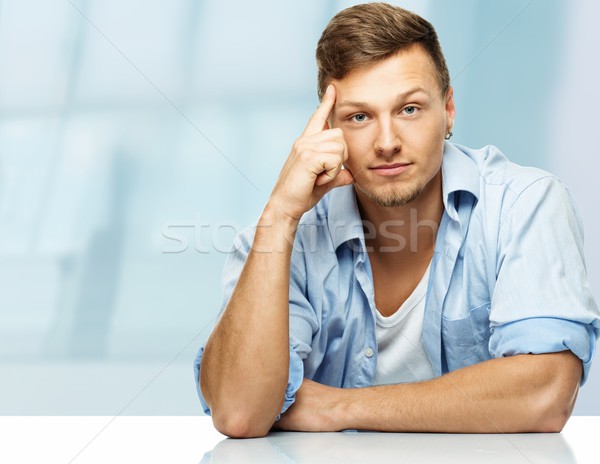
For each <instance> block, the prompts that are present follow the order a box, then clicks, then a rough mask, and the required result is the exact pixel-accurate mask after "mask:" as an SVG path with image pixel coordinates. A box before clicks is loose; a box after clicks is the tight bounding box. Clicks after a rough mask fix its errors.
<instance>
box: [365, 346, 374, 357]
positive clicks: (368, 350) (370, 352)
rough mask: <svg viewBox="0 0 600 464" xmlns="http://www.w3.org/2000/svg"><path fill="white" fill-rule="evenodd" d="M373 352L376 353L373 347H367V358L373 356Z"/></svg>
mask: <svg viewBox="0 0 600 464" xmlns="http://www.w3.org/2000/svg"><path fill="white" fill-rule="evenodd" d="M373 354H374V353H373V349H372V348H367V349H366V350H365V356H366V357H367V358H371V357H372V356H373Z"/></svg>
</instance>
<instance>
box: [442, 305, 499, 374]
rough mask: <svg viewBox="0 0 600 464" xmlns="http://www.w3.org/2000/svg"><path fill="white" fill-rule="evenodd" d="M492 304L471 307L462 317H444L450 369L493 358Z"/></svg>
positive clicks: (443, 324)
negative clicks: (491, 340)
mask: <svg viewBox="0 0 600 464" xmlns="http://www.w3.org/2000/svg"><path fill="white" fill-rule="evenodd" d="M490 309H491V304H490V303H489V302H488V303H485V304H482V305H480V306H477V307H475V308H473V309H471V310H470V311H469V312H468V314H467V315H466V316H465V317H463V318H460V319H446V318H445V317H442V338H443V341H444V351H445V354H446V363H447V365H448V369H449V370H455V369H459V368H461V367H465V366H470V365H471V364H475V363H478V362H481V361H485V360H488V359H490V358H491V355H490V351H489V347H488V345H489V339H490Z"/></svg>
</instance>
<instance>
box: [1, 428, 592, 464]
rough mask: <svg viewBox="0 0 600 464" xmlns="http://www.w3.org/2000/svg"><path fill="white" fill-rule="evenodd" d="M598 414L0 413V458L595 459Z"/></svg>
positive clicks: (513, 463) (79, 461) (566, 462)
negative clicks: (459, 429)
mask: <svg viewBox="0 0 600 464" xmlns="http://www.w3.org/2000/svg"><path fill="white" fill-rule="evenodd" d="M598 432H600V417H597V416H594V417H584V416H576V417H572V418H571V419H570V420H569V422H568V424H567V426H566V427H565V429H564V430H563V431H562V433H560V434H519V435H453V434H422V433H376V432H341V433H290V432H278V433H273V434H271V435H269V436H268V437H266V438H257V439H248V440H233V439H227V438H226V437H224V436H223V435H221V434H219V433H218V432H217V431H216V430H215V429H214V428H213V426H212V422H211V420H210V418H209V417H185V416H183V417H128V416H123V417H116V418H113V417H102V416H96V417H0V462H2V463H28V464H29V463H35V462H43V463H61V464H67V463H76V464H84V463H86V464H87V463H111V464H112V463H116V462H123V463H143V464H150V463H196V464H198V463H200V462H203V463H211V464H215V463H232V464H233V463H235V464H238V463H245V462H258V463H286V464H289V463H311V464H312V463H344V464H345V463H348V462H375V463H378V464H379V463H386V462H394V463H399V462H409V463H412V462H418V463H425V464H426V463H429V462H431V463H436V464H437V463H440V462H443V463H461V464H464V463H469V462H473V463H478V464H480V463H503V464H504V463H510V464H517V463H535V464H537V463H561V464H570V463H579V464H582V463H598V462H600V458H599V457H598V452H597V451H596V452H594V448H595V447H596V446H597V445H596V444H597V441H598V440H599V439H600V438H599V435H600V434H599V433H598Z"/></svg>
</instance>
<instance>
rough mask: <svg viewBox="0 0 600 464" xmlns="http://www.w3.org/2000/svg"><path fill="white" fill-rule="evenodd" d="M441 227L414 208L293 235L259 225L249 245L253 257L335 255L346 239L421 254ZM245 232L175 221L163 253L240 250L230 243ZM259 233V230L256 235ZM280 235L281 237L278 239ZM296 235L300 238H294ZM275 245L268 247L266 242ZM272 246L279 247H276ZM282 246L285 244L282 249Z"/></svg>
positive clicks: (369, 248) (226, 224)
mask: <svg viewBox="0 0 600 464" xmlns="http://www.w3.org/2000/svg"><path fill="white" fill-rule="evenodd" d="M438 227H439V224H438V223H437V222H436V221H433V220H431V219H420V218H419V215H418V210H417V209H414V208H413V209H411V210H410V211H409V217H408V219H406V217H405V218H404V219H391V220H386V221H382V222H381V223H380V224H375V223H373V222H371V221H367V220H352V219H349V220H347V221H340V222H337V223H335V224H332V223H330V222H329V221H328V220H327V219H326V218H325V219H323V220H321V221H320V222H313V223H311V222H309V221H303V222H301V223H300V225H299V226H298V228H297V230H296V234H295V235H285V236H284V232H283V228H282V227H280V225H278V224H265V223H264V222H261V221H259V223H258V224H256V225H255V226H254V227H253V228H250V230H249V231H248V237H247V239H248V243H250V246H251V249H253V251H254V252H256V253H274V252H283V251H284V248H286V247H288V246H291V247H292V249H293V250H294V251H296V252H300V253H327V252H332V253H334V252H335V251H336V250H335V249H334V243H335V238H336V237H344V239H345V240H346V241H347V243H348V246H349V247H350V248H351V249H352V250H353V251H366V252H369V253H371V252H374V253H398V252H405V251H411V252H416V251H418V250H419V245H420V244H421V245H427V246H430V245H431V244H432V243H433V242H434V241H435V238H436V236H437V231H438ZM243 229H244V228H242V227H240V226H239V224H237V223H235V222H232V221H217V222H212V223H211V222H207V221H203V220H202V217H201V216H200V215H196V218H195V220H193V221H178V222H171V223H167V224H165V225H164V227H163V230H162V242H163V245H162V247H161V252H162V253H166V254H179V253H186V252H190V251H194V252H196V253H200V254H208V253H231V252H232V251H235V250H236V244H237V246H241V242H236V241H235V240H234V239H235V237H236V236H238V235H239V234H240V233H241V232H242V230H243ZM259 230H260V232H258V231H259ZM257 233H264V234H269V235H270V238H271V239H272V240H267V241H266V243H267V244H266V245H265V241H262V245H261V246H260V247H258V246H256V247H254V240H253V238H254V235H255V234H257ZM278 234H279V235H278ZM298 235H300V237H301V240H296V239H295V238H296V236H298ZM271 243H272V244H273V246H271V245H270V244H271ZM275 244H279V246H276V245H275ZM282 244H283V245H282Z"/></svg>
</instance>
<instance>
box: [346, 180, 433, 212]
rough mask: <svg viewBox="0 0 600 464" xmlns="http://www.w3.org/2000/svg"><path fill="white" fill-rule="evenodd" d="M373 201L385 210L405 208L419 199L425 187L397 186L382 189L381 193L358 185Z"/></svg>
mask: <svg viewBox="0 0 600 464" xmlns="http://www.w3.org/2000/svg"><path fill="white" fill-rule="evenodd" d="M357 187H358V188H359V189H360V190H361V192H363V193H364V194H365V195H366V196H367V197H368V198H369V199H370V200H371V201H373V202H375V203H377V204H378V205H379V206H382V207H384V208H394V207H397V206H404V205H406V204H408V203H410V202H411V201H413V200H414V199H415V198H417V197H418V196H419V195H420V194H421V193H422V192H423V190H424V189H425V186H424V185H405V186H402V185H395V186H388V187H386V188H382V189H381V190H380V191H376V190H367V189H364V188H363V187H361V186H360V185H357Z"/></svg>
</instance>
